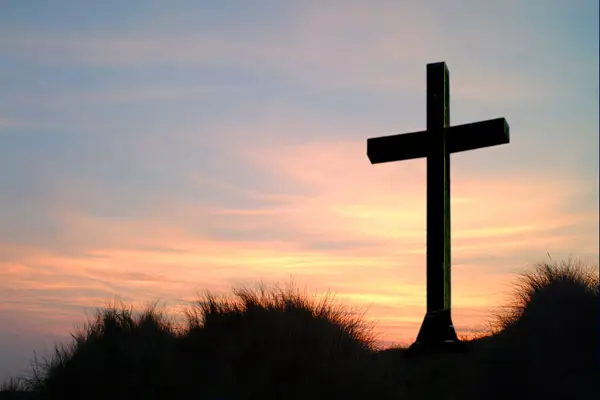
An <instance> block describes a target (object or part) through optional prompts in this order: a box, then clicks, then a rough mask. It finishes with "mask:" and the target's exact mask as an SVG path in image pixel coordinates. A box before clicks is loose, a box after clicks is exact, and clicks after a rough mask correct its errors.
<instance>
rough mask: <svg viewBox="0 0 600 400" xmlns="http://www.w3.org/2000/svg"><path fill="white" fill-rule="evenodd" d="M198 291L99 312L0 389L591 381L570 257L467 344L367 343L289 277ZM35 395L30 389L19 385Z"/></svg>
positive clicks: (593, 362) (591, 316) (589, 290)
mask: <svg viewBox="0 0 600 400" xmlns="http://www.w3.org/2000/svg"><path fill="white" fill-rule="evenodd" d="M234 295H235V297H234V298H233V300H232V299H229V300H228V299H225V298H220V297H217V296H215V295H213V294H211V293H210V292H206V293H204V294H203V295H201V296H200V298H199V300H198V301H197V302H196V303H194V304H193V305H192V306H191V307H190V308H189V309H188V310H187V312H186V318H185V323H184V324H183V325H180V324H175V323H174V322H173V320H171V319H170V318H169V317H168V316H167V315H166V314H165V313H164V312H163V311H162V310H160V309H159V308H158V307H157V306H156V304H152V305H150V306H148V307H147V308H146V309H145V310H144V311H142V312H141V313H135V312H134V311H133V310H132V309H131V308H128V307H127V306H126V305H124V304H112V305H109V306H108V307H106V308H105V309H103V310H99V311H97V313H96V315H95V317H93V318H91V319H90V320H89V321H88V322H87V323H86V324H85V325H84V327H83V328H82V329H80V330H78V331H77V332H75V333H74V334H72V341H71V343H69V344H67V345H56V347H55V349H54V354H53V355H52V356H51V357H49V358H46V359H43V360H38V359H37V358H36V359H34V362H33V368H32V373H31V375H30V376H28V377H22V378H13V379H11V380H9V381H7V382H5V383H4V384H3V385H2V387H0V399H4V398H9V397H7V396H9V394H10V395H11V396H18V395H20V396H21V397H10V398H26V397H24V396H27V395H29V396H33V395H35V396H37V397H35V398H40V399H83V398H85V399H163V398H164V399H167V398H169V399H179V398H182V399H211V400H216V399H232V400H237V399H239V400H244V399H429V398H441V399H483V398H486V399H504V398H515V397H517V398H545V399H554V398H556V399H558V398H569V399H577V398H585V397H580V396H587V395H589V394H593V393H598V392H599V388H598V378H597V377H598V372H599V368H598V273H597V268H596V269H595V270H593V269H590V268H587V267H586V266H585V265H583V264H581V263H579V262H576V261H572V260H568V261H564V262H553V261H551V260H550V261H549V262H546V263H541V264H539V265H537V266H536V267H535V269H534V270H533V271H531V272H526V273H524V274H522V275H521V276H519V278H518V279H517V280H516V282H515V287H514V293H513V297H512V298H513V301H512V303H510V304H509V306H508V307H506V308H504V309H502V310H501V311H500V312H497V313H496V314H495V318H494V325H493V327H494V328H493V330H491V331H490V333H489V335H485V336H483V337H479V338H473V339H470V340H468V342H467V343H468V347H469V349H470V351H469V352H468V353H466V354H442V355H432V356H427V357H421V358H416V359H406V358H404V357H403V355H404V351H405V348H403V347H395V348H389V349H378V348H376V346H375V336H374V334H373V329H372V326H368V325H366V324H365V323H364V322H363V321H362V314H361V313H357V312H355V310H350V309H347V308H345V307H343V306H341V305H339V304H338V303H336V302H335V301H334V299H333V297H332V296H331V295H326V296H323V297H321V298H311V297H309V296H307V295H306V294H305V293H301V292H300V291H299V290H297V289H295V288H294V287H293V286H290V287H288V288H286V289H279V288H273V289H269V290H268V289H267V288H265V287H264V286H262V285H258V286H256V287H254V288H250V287H242V288H238V289H235V290H234ZM30 398H33V397H30Z"/></svg>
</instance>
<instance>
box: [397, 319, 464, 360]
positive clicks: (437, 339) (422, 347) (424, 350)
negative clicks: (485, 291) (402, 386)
mask: <svg viewBox="0 0 600 400" xmlns="http://www.w3.org/2000/svg"><path fill="white" fill-rule="evenodd" d="M464 351H466V346H465V343H464V342H461V341H460V340H459V339H458V337H457V336H456V331H455V330H454V325H453V324H452V318H451V317H450V310H439V311H429V312H427V314H425V319H424V320H423V324H422V325H421V330H420V331H419V335H418V336H417V340H416V341H415V342H414V343H413V344H412V345H411V346H410V347H409V348H408V350H407V351H406V353H405V355H406V357H413V356H419V355H426V354H439V353H442V352H464Z"/></svg>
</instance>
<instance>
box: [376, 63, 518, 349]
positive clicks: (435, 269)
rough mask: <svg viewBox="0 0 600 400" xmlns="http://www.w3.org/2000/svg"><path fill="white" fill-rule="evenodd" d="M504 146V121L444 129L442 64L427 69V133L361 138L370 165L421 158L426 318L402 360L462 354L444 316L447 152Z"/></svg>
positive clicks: (446, 104) (446, 82)
mask: <svg viewBox="0 0 600 400" xmlns="http://www.w3.org/2000/svg"><path fill="white" fill-rule="evenodd" d="M509 142H510V136H509V126H508V123H507V122H506V120H505V119H504V118H497V119H491V120H487V121H482V122H475V123H470V124H465V125H457V126H452V127H450V79H449V72H448V67H447V66H446V63H445V62H438V63H433V64H427V130H426V131H421V132H414V133H406V134H401V135H393V136H382V137H377V138H371V139H367V156H368V157H369V160H370V161H371V164H379V163H385V162H391V161H402V160H410V159H415V158H422V157H426V158H427V313H426V314H425V318H424V320H423V323H422V325H421V329H420V330H419V334H418V336H417V339H416V341H415V343H414V344H413V345H412V346H411V347H410V348H409V352H408V354H407V355H411V354H417V353H422V352H430V351H432V350H433V351H439V350H444V349H453V348H456V349H462V348H463V346H462V342H460V340H458V337H457V336H456V331H455V330H454V325H453V324H452V317H451V313H450V287H451V285H450V283H451V282H450V271H451V270H450V153H458V152H461V151H467V150H475V149H479V148H483V147H490V146H495V145H500V144H505V143H509Z"/></svg>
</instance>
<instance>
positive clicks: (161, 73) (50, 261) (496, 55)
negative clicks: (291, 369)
mask: <svg viewBox="0 0 600 400" xmlns="http://www.w3.org/2000/svg"><path fill="white" fill-rule="evenodd" d="M437 61H446V62H447V64H448V67H449V70H450V87H451V107H450V109H451V123H452V124H453V125H456V124H462V123H468V122H474V121H479V120H485V119H491V118H497V117H505V118H506V119H507V120H508V123H509V124H510V127H511V143H510V144H508V145H503V146H497V147H493V148H488V149H480V150H476V151H471V152H465V153H460V154H457V155H453V156H452V172H451V174H452V178H451V179H452V235H453V236H452V257H453V260H452V262H453V270H452V273H453V275H452V285H453V286H452V290H453V292H452V294H453V297H452V302H453V307H454V309H453V319H454V322H455V326H456V328H457V331H458V332H459V334H460V333H468V332H470V331H475V332H477V331H480V330H481V329H484V328H485V327H486V322H487V321H489V320H490V318H491V312H492V310H493V309H494V307H498V306H500V305H502V304H504V302H505V300H506V299H507V295H508V294H509V293H510V290H511V286H510V283H511V281H512V279H514V274H515V272H519V271H522V270H524V269H526V268H530V266H531V265H532V263H535V262H538V261H544V260H547V259H548V255H547V253H550V255H551V257H552V258H553V259H565V258H567V257H569V256H570V255H572V256H575V257H580V258H583V259H584V260H587V261H588V263H589V264H592V265H595V264H596V263H597V262H598V239H599V238H598V228H599V227H598V106H599V104H598V1H597V0H589V1H587V0H570V1H566V0H564V1H553V0H527V1H509V0H505V1H495V2H492V1H481V0H471V1H466V0H455V1H452V2H449V1H441V0H440V1H417V0H415V1H374V0H369V1H366V0H365V1H350V0H344V1H342V0H338V1H293V2H292V1H241V0H240V1H219V2H217V1H212V2H209V1H192V0H189V1H178V0H170V1H168V2H167V1H164V2H159V1H144V2H141V1H127V2H123V1H102V2H81V1H74V0H73V1H54V2H52V3H51V6H50V3H49V2H47V1H42V0H39V1H27V2H22V1H12V2H3V3H2V5H1V6H0V171H1V173H0V205H1V207H0V379H2V378H4V377H6V376H9V375H15V374H18V373H21V372H26V371H27V368H28V366H29V362H30V360H31V359H32V357H33V351H34V350H35V351H36V353H37V354H38V355H44V354H45V353H47V352H48V351H49V350H50V349H51V348H52V344H53V343H55V342H56V341H65V340H67V339H68V335H69V333H70V332H73V330H74V328H75V327H76V326H78V325H81V324H82V323H83V322H85V321H86V318H87V317H86V313H87V315H92V314H93V311H94V310H95V309H96V308H98V307H102V306H103V305H105V304H106V302H108V301H111V300H113V299H115V297H116V298H119V299H121V300H123V301H125V302H127V303H132V304H135V305H144V304H146V303H147V302H149V301H154V300H158V301H162V302H163V304H166V306H167V308H168V309H169V310H171V311H172V312H173V313H174V315H177V313H178V312H180V311H181V310H182V307H183V306H185V305H186V304H189V302H190V301H193V300H194V299H196V298H197V293H198V292H201V291H203V290H205V289H209V290H211V291H213V292H214V293H217V294H226V293H229V292H230V289H231V287H232V285H236V284H239V283H250V284H252V283H254V282H258V281H263V282H265V283H266V284H275V283H278V284H281V285H285V283H286V282H289V281H290V279H291V278H293V279H294V281H295V283H296V285H297V286H299V287H300V288H306V290H307V291H308V292H309V293H310V294H318V293H323V292H326V291H328V290H330V291H332V292H334V293H336V298H337V299H338V300H339V301H340V302H342V303H344V304H347V305H349V306H353V307H358V308H362V309H364V308H366V307H368V310H367V312H366V319H367V320H368V321H375V323H376V325H375V331H376V333H377V334H378V335H379V338H380V340H381V342H382V343H384V344H390V343H392V342H395V343H409V342H412V341H413V340H414V338H415V336H416V334H417V333H418V329H419V326H420V324H421V321H422V319H423V316H424V312H425V222H426V221H425V189H426V188H425V160H423V159H421V160H413V161H404V162H399V163H389V164H382V165H371V164H370V163H369V161H368V159H367V157H366V139H367V138H369V137H376V136H383V135H390V134H394V133H402V132H413V131H419V130H423V129H425V112H426V109H425V89H426V85H425V84H426V82H425V71H426V64H427V63H430V62H437ZM482 134H485V132H482Z"/></svg>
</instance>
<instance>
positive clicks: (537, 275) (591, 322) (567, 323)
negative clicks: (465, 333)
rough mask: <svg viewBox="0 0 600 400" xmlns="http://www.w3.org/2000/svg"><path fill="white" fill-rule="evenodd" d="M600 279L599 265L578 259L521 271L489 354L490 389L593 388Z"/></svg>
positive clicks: (533, 393) (556, 391)
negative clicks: (599, 273)
mask: <svg viewBox="0 0 600 400" xmlns="http://www.w3.org/2000/svg"><path fill="white" fill-rule="evenodd" d="M598 284H599V281H598V267H597V266H595V267H594V268H591V267H589V266H587V265H585V264H583V263H582V262H581V261H578V260H574V259H569V260H566V261H560V262H556V261H552V260H549V261H547V262H542V263H538V264H536V265H535V268H534V269H533V271H528V272H524V273H522V274H521V275H520V276H519V277H518V278H517V279H516V281H515V285H514V288H513V296H512V299H513V300H512V302H511V303H510V304H509V305H508V306H507V307H505V308H504V311H502V312H500V313H498V314H497V315H496V321H495V322H496V324H495V325H496V328H497V329H496V332H495V333H496V335H497V338H496V340H495V344H496V347H495V349H494V351H491V352H490V354H488V355H486V358H487V360H488V368H487V370H486V373H485V375H486V379H485V380H486V382H487V385H488V386H486V387H487V388H488V389H490V392H492V393H494V394H495V395H496V396H498V397H499V398H505V397H507V396H508V395H509V394H510V393H515V392H519V393H522V394H523V395H525V396H527V397H535V398H545V399H552V398H566V397H564V396H569V395H572V394H573V393H574V392H573V391H575V390H582V391H586V390H588V389H589V385H590V384H593V382H592V380H591V379H590V377H591V376H593V374H596V375H595V380H596V382H597V381H598V378H597V377H598V376H600V375H598V373H599V372H600V370H599V369H598V339H599V335H598V333H599V332H598V311H599V310H598V299H599V295H598V288H599V287H598ZM596 390H598V389H597V386H596ZM569 398H571V397H569ZM573 398H575V397H573Z"/></svg>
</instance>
